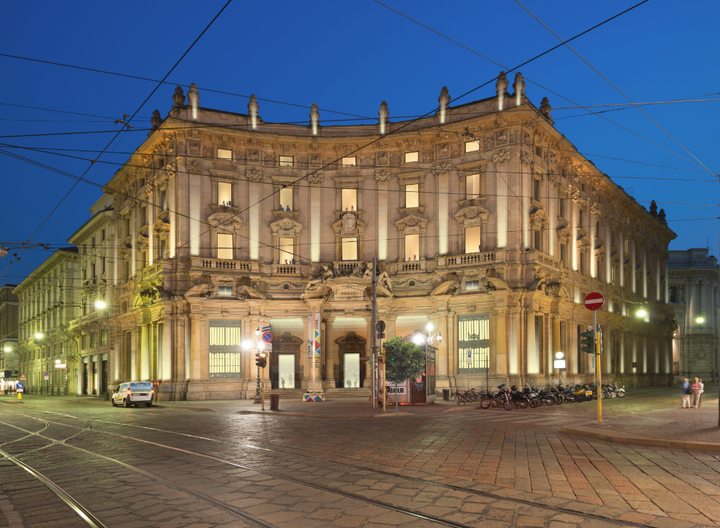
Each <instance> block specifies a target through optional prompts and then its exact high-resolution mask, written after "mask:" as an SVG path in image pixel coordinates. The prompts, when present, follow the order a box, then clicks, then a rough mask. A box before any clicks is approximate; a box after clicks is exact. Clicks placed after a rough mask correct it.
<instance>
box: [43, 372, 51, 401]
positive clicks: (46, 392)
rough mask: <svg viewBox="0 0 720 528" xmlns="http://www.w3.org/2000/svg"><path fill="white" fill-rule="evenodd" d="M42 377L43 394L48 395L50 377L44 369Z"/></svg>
mask: <svg viewBox="0 0 720 528" xmlns="http://www.w3.org/2000/svg"><path fill="white" fill-rule="evenodd" d="M43 378H45V396H47V395H48V380H49V379H50V373H49V372H48V371H47V370H46V371H45V372H43Z"/></svg>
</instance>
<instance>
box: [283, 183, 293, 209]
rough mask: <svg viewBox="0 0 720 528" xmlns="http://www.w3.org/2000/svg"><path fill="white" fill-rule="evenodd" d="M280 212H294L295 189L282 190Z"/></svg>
mask: <svg viewBox="0 0 720 528" xmlns="http://www.w3.org/2000/svg"><path fill="white" fill-rule="evenodd" d="M280 210H281V211H293V210H294V208H293V188H292V187H286V188H284V189H280Z"/></svg>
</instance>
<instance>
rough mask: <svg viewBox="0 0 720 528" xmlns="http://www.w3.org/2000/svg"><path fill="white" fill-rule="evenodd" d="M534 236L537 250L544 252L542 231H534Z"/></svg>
mask: <svg viewBox="0 0 720 528" xmlns="http://www.w3.org/2000/svg"><path fill="white" fill-rule="evenodd" d="M533 235H534V239H535V240H534V242H535V249H536V250H537V251H542V231H540V230H539V229H538V230H536V231H533Z"/></svg>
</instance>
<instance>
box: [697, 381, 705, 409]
mask: <svg viewBox="0 0 720 528" xmlns="http://www.w3.org/2000/svg"><path fill="white" fill-rule="evenodd" d="M697 380H698V381H697V392H696V393H695V407H697V408H699V407H700V403H701V402H702V395H703V392H705V384H704V383H703V380H701V379H700V378H697Z"/></svg>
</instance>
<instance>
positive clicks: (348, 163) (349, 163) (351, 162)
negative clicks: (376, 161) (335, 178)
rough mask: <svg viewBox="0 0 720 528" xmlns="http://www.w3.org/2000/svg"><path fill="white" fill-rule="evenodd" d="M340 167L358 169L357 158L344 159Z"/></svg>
mask: <svg viewBox="0 0 720 528" xmlns="http://www.w3.org/2000/svg"><path fill="white" fill-rule="evenodd" d="M340 165H341V166H342V167H357V158H356V157H355V156H350V157H347V158H343V159H342V160H340Z"/></svg>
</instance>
